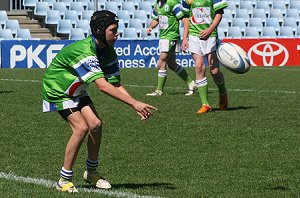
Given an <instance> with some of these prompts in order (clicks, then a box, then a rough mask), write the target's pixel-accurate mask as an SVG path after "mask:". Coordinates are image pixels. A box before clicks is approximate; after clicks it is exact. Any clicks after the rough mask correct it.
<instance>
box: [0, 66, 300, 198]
mask: <svg viewBox="0 0 300 198" xmlns="http://www.w3.org/2000/svg"><path fill="white" fill-rule="evenodd" d="M187 71H188V72H189V73H190V74H191V75H192V76H193V77H194V76H195V75H194V70H193V68H189V69H188V70H187ZM223 71H224V70H223ZM156 72H157V71H156V69H123V70H121V74H122V82H123V85H125V87H126V88H127V89H128V91H129V92H130V93H131V94H132V95H133V96H134V97H136V98H138V99H140V100H143V101H145V102H147V103H150V104H152V105H154V106H155V107H157V108H158V109H159V110H158V111H157V112H155V115H154V117H152V118H151V119H149V120H147V121H140V120H139V118H138V116H137V115H136V114H135V112H134V111H133V110H132V109H131V108H130V107H129V106H127V105H124V104H123V103H121V102H119V101H116V100H115V99H112V98H110V97H108V96H106V95H105V94H103V93H101V92H99V91H98V90H97V89H96V86H94V85H91V86H90V87H89V88H88V90H89V93H90V95H91V98H92V99H93V101H94V103H95V105H96V107H97V110H98V112H99V114H100V116H101V118H102V119H103V121H104V135H103V142H102V147H101V155H100V160H101V166H100V170H101V172H102V173H103V175H104V176H105V177H106V178H107V179H108V180H109V181H110V182H111V183H112V185H113V189H112V190H109V191H100V190H96V189H93V188H90V187H89V186H87V185H86V184H85V183H84V181H83V179H82V173H83V171H84V168H85V159H86V144H85V143H84V145H83V146H82V148H81V150H80V153H79V157H78V159H77V162H76V165H75V167H74V174H75V175H74V183H75V185H78V186H80V188H79V190H80V191H81V192H80V193H79V194H75V195H74V194H72V195H70V194H62V193H59V192H57V191H56V190H55V189H54V188H52V185H53V183H54V182H56V181H57V180H58V178H59V171H60V168H61V166H62V162H63V154H64V148H65V144H66V142H67V140H68V137H69V135H70V130H69V127H68V125H67V124H66V123H65V122H64V121H63V120H62V119H61V118H60V117H59V115H58V114H57V113H42V99H41V80H42V77H43V73H44V70H43V69H2V70H0V101H1V104H0V106H1V113H0V122H1V132H0V145H1V146H0V197H12V198H16V197H22V198H23V197H136V198H154V197H157V198H161V197H171V198H192V197H193V198H194V197H229V198H233V197H255V198H257V197H270V198H274V197H278V198H279V197H280V198H282V197H299V196H300V144H299V142H300V121H299V118H300V108H299V106H300V86H299V85H300V68H298V67H272V68H266V67H265V68H252V69H251V70H250V71H249V72H248V73H247V74H244V75H238V74H233V73H230V72H228V71H224V73H225V75H226V83H227V88H228V90H229V100H230V101H229V102H230V108H229V109H228V110H226V111H218V110H214V111H212V112H211V113H208V114H205V115H201V116H197V115H196V114H195V112H196V111H197V110H198V108H199V107H200V101H199V97H198V94H197V95H193V96H190V97H187V96H184V93H185V91H186V90H185V85H184V83H183V82H182V81H181V80H180V79H179V78H177V77H176V76H175V75H174V74H173V73H172V72H169V77H168V81H167V85H166V86H167V88H166V89H165V95H163V96H162V97H160V98H151V97H146V96H145V94H146V93H148V92H150V91H153V90H154V89H155V84H156V75H157V73H156ZM208 79H209V99H210V101H211V104H212V106H213V107H214V108H216V107H217V104H218V92H217V90H216V86H215V85H214V84H213V83H212V79H211V77H210V76H209V78H208Z"/></svg>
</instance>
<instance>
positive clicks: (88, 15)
mask: <svg viewBox="0 0 300 198" xmlns="http://www.w3.org/2000/svg"><path fill="white" fill-rule="evenodd" d="M93 13H94V11H93V10H84V11H83V12H82V17H81V19H83V20H91V17H92V15H93Z"/></svg>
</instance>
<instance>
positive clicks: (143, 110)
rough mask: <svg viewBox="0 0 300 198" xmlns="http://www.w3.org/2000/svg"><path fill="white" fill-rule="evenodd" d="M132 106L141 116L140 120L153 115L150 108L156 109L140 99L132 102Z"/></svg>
mask: <svg viewBox="0 0 300 198" xmlns="http://www.w3.org/2000/svg"><path fill="white" fill-rule="evenodd" d="M132 107H133V108H134V109H135V110H136V111H137V113H138V114H139V116H140V117H141V120H146V119H148V118H150V116H152V115H153V112H152V110H157V108H155V107H153V106H151V105H149V104H146V103H143V102H140V101H136V103H134V104H133V105H132Z"/></svg>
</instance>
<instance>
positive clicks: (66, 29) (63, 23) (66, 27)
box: [56, 19, 73, 36]
mask: <svg viewBox="0 0 300 198" xmlns="http://www.w3.org/2000/svg"><path fill="white" fill-rule="evenodd" d="M72 28H73V26H72V23H71V21H70V20H69V19H61V20H59V21H58V24H57V30H56V32H57V34H60V35H68V36H69V34H70V32H71V29H72Z"/></svg>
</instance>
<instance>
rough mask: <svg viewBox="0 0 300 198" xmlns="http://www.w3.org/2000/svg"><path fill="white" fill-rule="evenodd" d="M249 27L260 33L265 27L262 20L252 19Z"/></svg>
mask: <svg viewBox="0 0 300 198" xmlns="http://www.w3.org/2000/svg"><path fill="white" fill-rule="evenodd" d="M248 27H256V28H257V30H258V32H259V33H261V31H262V28H263V27H264V25H263V22H262V19H261V18H250V19H249V25H248Z"/></svg>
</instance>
